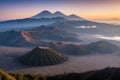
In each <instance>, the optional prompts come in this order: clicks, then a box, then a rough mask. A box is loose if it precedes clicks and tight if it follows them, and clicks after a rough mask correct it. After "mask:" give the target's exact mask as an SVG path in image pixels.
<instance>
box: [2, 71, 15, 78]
mask: <svg viewBox="0 0 120 80" xmlns="http://www.w3.org/2000/svg"><path fill="white" fill-rule="evenodd" d="M0 80H16V79H15V78H14V77H12V76H10V75H9V74H8V73H6V72H4V71H3V70H0Z"/></svg>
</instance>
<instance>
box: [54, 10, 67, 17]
mask: <svg viewBox="0 0 120 80" xmlns="http://www.w3.org/2000/svg"><path fill="white" fill-rule="evenodd" d="M53 15H54V16H57V17H65V16H66V15H65V14H63V13H62V12H60V11H56V12H55V13H54V14H53Z"/></svg>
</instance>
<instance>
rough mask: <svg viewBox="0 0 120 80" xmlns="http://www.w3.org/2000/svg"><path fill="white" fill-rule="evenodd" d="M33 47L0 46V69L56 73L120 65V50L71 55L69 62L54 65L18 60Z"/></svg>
mask: <svg viewBox="0 0 120 80" xmlns="http://www.w3.org/2000/svg"><path fill="white" fill-rule="evenodd" d="M32 49H33V48H22V47H21V48H20V47H5V46H0V69H3V70H5V71H7V72H14V73H25V74H43V75H55V74H63V73H72V72H78V73H80V72H86V71H91V70H97V69H102V68H105V67H120V51H118V52H116V53H112V54H100V53H99V54H92V55H83V56H70V55H66V56H67V57H69V59H68V61H67V62H64V63H63V64H59V65H52V66H44V67H43V66H37V67H34V66H27V65H22V64H20V63H19V62H18V60H17V59H18V58H19V57H20V56H22V55H24V54H26V53H27V52H29V51H30V50H32Z"/></svg>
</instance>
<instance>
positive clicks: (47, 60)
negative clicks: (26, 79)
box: [19, 46, 67, 66]
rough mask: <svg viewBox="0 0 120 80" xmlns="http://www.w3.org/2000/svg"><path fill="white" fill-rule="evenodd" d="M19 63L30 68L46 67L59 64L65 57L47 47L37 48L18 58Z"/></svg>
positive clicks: (65, 59)
mask: <svg viewBox="0 0 120 80" xmlns="http://www.w3.org/2000/svg"><path fill="white" fill-rule="evenodd" d="M19 61H20V63H22V64H25V65H32V66H48V65H56V64H61V63H63V62H65V61H67V57H65V56H63V55H61V54H59V53H58V52H56V51H55V50H53V49H51V48H48V47H41V46H38V47H36V48H34V49H33V50H32V51H30V52H28V53H27V54H25V55H23V56H21V57H20V58H19Z"/></svg>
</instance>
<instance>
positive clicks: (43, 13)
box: [32, 10, 52, 18]
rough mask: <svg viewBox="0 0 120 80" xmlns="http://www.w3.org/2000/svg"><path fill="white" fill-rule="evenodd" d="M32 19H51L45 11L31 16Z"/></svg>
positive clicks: (49, 14)
mask: <svg viewBox="0 0 120 80" xmlns="http://www.w3.org/2000/svg"><path fill="white" fill-rule="evenodd" d="M32 18H52V13H51V12H49V11H47V10H44V11H42V12H40V13H38V14H37V15H35V16H33V17H32Z"/></svg>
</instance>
